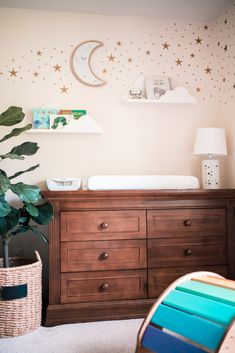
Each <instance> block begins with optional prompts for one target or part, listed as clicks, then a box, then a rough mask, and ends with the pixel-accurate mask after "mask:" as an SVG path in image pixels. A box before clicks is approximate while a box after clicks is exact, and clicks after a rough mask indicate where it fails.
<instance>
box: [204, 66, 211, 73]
mask: <svg viewBox="0 0 235 353" xmlns="http://www.w3.org/2000/svg"><path fill="white" fill-rule="evenodd" d="M211 70H212V69H210V68H209V67H208V66H207V68H206V69H205V71H206V73H207V74H210V73H211Z"/></svg>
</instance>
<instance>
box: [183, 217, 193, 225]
mask: <svg viewBox="0 0 235 353" xmlns="http://www.w3.org/2000/svg"><path fill="white" fill-rule="evenodd" d="M191 224H192V221H191V219H186V220H185V221H184V225H185V226H186V227H190V226H191Z"/></svg>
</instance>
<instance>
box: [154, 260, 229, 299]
mask: <svg viewBox="0 0 235 353" xmlns="http://www.w3.org/2000/svg"><path fill="white" fill-rule="evenodd" d="M196 271H210V272H215V273H218V274H220V275H221V276H224V277H227V276H228V273H227V266H198V265H197V266H193V267H191V266H190V267H189V266H188V267H172V268H159V269H149V270H148V296H149V298H155V297H158V296H159V295H160V294H161V293H162V292H163V291H164V290H165V289H166V288H167V287H168V286H169V285H170V284H171V283H173V282H174V281H175V280H176V279H178V278H179V277H181V276H183V275H185V274H187V273H191V272H196Z"/></svg>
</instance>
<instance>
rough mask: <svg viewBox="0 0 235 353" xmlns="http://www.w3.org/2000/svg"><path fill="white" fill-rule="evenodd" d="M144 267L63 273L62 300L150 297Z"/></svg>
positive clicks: (77, 301)
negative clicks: (127, 269) (138, 268)
mask: <svg viewBox="0 0 235 353" xmlns="http://www.w3.org/2000/svg"><path fill="white" fill-rule="evenodd" d="M146 284H147V273H146V271H143V270H130V271H126V270H125V271H96V272H89V273H88V272H76V273H63V274H62V275H61V302H62V303H79V302H96V301H105V300H120V299H123V300H124V299H140V298H146V297H147V290H146Z"/></svg>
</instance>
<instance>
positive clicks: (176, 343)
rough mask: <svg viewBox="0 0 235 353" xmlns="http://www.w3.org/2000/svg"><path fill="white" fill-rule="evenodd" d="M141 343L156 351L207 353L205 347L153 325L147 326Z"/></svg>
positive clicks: (162, 352) (160, 352)
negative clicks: (183, 339) (197, 345)
mask: <svg viewBox="0 0 235 353" xmlns="http://www.w3.org/2000/svg"><path fill="white" fill-rule="evenodd" d="M141 345H142V346H143V347H145V348H147V349H149V350H151V351H152V352H155V353H182V352H185V353H186V352H187V353H206V352H205V351H204V350H203V349H201V348H199V347H196V346H193V345H192V344H190V343H188V342H185V341H182V340H181V339H180V338H178V337H174V336H172V335H170V334H169V333H167V332H164V331H161V330H159V329H158V328H156V327H153V326H151V325H149V326H147V328H146V331H145V333H144V336H143V339H142V342H141Z"/></svg>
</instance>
